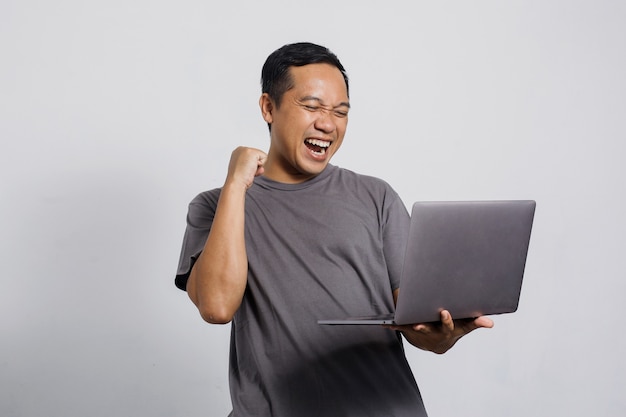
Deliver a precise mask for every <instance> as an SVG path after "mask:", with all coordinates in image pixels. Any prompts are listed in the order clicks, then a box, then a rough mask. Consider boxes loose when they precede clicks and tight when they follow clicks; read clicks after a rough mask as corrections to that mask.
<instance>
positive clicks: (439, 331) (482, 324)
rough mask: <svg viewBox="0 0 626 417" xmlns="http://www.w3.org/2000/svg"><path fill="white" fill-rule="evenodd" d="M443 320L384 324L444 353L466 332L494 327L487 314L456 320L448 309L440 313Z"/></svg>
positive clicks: (419, 344) (415, 343) (418, 344)
mask: <svg viewBox="0 0 626 417" xmlns="http://www.w3.org/2000/svg"><path fill="white" fill-rule="evenodd" d="M440 317H441V321H439V322H429V323H416V324H405V325H402V326H399V325H383V327H386V328H388V329H392V330H397V331H400V332H402V334H403V335H404V337H405V339H406V340H407V341H408V342H409V343H411V344H412V345H413V346H415V347H417V348H420V349H423V350H428V351H431V352H435V353H437V354H442V353H445V352H447V351H448V350H449V349H450V348H451V347H452V346H454V344H455V343H456V342H458V341H459V339H461V338H462V337H463V336H465V335H466V334H468V333H470V332H472V331H474V330H476V329H479V328H492V327H493V321H492V320H491V319H490V318H488V317H485V316H481V317H478V318H475V319H471V318H470V319H456V320H454V319H453V318H452V316H451V315H450V313H449V312H448V311H447V310H443V311H442V312H441V313H440Z"/></svg>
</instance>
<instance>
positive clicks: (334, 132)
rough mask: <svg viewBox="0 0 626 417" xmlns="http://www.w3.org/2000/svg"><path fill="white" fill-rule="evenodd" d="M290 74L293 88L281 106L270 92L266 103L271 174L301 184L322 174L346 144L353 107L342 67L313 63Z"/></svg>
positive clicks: (262, 102) (263, 103)
mask: <svg viewBox="0 0 626 417" xmlns="http://www.w3.org/2000/svg"><path fill="white" fill-rule="evenodd" d="M290 72H291V77H292V80H293V88H291V89H290V90H287V91H286V92H285V93H284V95H283V97H282V100H281V103H280V107H276V104H275V102H274V101H273V100H271V99H270V98H269V96H268V95H267V94H263V95H262V96H261V99H260V105H261V111H262V112H263V118H264V119H265V121H266V122H267V123H270V124H271V126H272V128H271V144H270V150H269V153H268V159H267V162H266V163H265V176H267V177H268V178H270V179H272V180H275V181H280V182H285V183H298V182H302V181H306V180H308V179H310V178H312V177H314V176H316V175H318V174H319V173H321V172H322V171H323V170H324V168H325V167H326V165H328V162H329V161H330V159H331V158H332V156H333V155H334V154H335V152H337V150H338V149H339V147H340V146H341V142H342V141H343V137H344V135H345V133H346V127H347V125H348V110H349V109H350V104H349V99H348V92H347V88H346V82H345V80H344V78H343V75H342V74H341V72H340V71H339V69H337V68H336V67H334V66H332V65H329V64H310V65H305V66H302V67H291V68H290Z"/></svg>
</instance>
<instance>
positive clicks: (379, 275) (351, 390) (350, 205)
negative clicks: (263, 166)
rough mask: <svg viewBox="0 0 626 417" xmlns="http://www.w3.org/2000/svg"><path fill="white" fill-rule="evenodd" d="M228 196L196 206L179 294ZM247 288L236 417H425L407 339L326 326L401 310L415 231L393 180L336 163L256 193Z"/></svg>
mask: <svg viewBox="0 0 626 417" xmlns="http://www.w3.org/2000/svg"><path fill="white" fill-rule="evenodd" d="M219 193H220V190H219V189H215V190H212V191H207V192H204V193H201V194H200V195H198V196H197V197H196V198H195V199H194V200H193V201H192V202H191V204H190V205H189V214H188V217H187V229H186V232H185V237H184V241H183V249H182V253H181V258H180V263H179V269H178V273H177V277H176V285H177V286H178V287H179V288H181V289H184V288H185V285H186V280H187V277H188V275H189V271H190V270H191V267H192V266H193V262H194V260H195V259H197V257H198V256H199V254H200V252H201V251H202V249H203V247H204V243H205V241H206V238H207V235H208V232H209V230H210V227H211V222H212V219H213V215H214V213H215V207H216V205H217V200H218V198H219ZM245 212H246V219H245V221H246V225H245V239H246V250H247V255H248V285H247V289H246V292H245V295H244V298H243V301H242V304H241V306H240V308H239V310H238V311H237V313H236V314H235V317H234V319H233V321H232V332H231V348H230V387H231V400H232V403H233V413H232V415H233V416H234V417H249V416H274V417H283V416H284V417H307V416H316V417H320V416H324V417H335V416H336V417H352V416H354V417H366V416H372V417H374V416H375V417H409V416H410V417H415V416H425V415H426V412H425V410H424V407H423V405H422V400H421V396H420V393H419V390H418V388H417V385H416V383H415V380H414V378H413V375H412V372H411V369H410V368H409V365H408V363H407V361H406V358H405V356H404V351H403V347H402V341H401V339H400V337H399V335H398V334H397V333H395V332H393V331H391V330H388V329H384V328H382V327H378V326H320V325H318V324H317V320H318V319H323V318H340V317H348V316H362V315H373V314H381V313H388V312H392V311H393V308H394V305H393V295H392V291H393V290H394V289H396V288H398V286H399V278H400V273H401V268H402V260H403V257H404V248H405V245H406V239H407V234H408V226H409V215H408V212H407V210H406V208H405V206H404V205H403V203H402V201H401V200H400V198H399V196H398V195H397V193H396V192H395V191H394V190H393V189H392V188H391V187H390V186H389V185H388V184H387V183H385V182H384V181H382V180H379V179H376V178H373V177H368V176H363V175H359V174H355V173H354V172H351V171H348V170H345V169H341V168H338V167H335V166H332V165H329V166H328V167H327V168H326V169H325V170H324V171H323V172H322V173H321V174H320V175H318V176H317V177H315V178H313V179H311V180H309V181H306V182H304V183H301V184H283V183H278V182H274V181H271V180H269V179H267V178H264V177H258V178H256V179H255V182H254V184H253V185H252V187H250V189H249V190H248V192H247V195H246V208H245Z"/></svg>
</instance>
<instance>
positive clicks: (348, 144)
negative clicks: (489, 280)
mask: <svg viewBox="0 0 626 417" xmlns="http://www.w3.org/2000/svg"><path fill="white" fill-rule="evenodd" d="M624 22H626V3H624V2H622V1H619V0H615V1H609V0H605V1H571V0H568V1H565V0H562V1H556V0H543V1H506V2H504V1H437V2H435V1H389V2H386V3H381V2H379V1H376V2H374V1H358V2H357V1H343V2H335V1H332V2H331V1H326V0H318V1H315V2H296V1H277V0H271V1H264V2H254V1H248V2H245V1H231V2H219V3H217V2H212V1H200V0H195V1H194V0H181V1H176V2H174V1H155V0H152V1H148V0H144V1H128V0H125V1H121V0H109V1H106V2H105V1H90V2H85V1H77V0H76V1H69V0H68V1H63V0H58V1H43V0H42V1H34V0H21V1H17V0H2V1H1V2H0V60H1V65H0V139H1V148H0V175H1V177H0V180H1V183H0V193H1V194H0V266H1V270H2V275H1V278H0V283H1V289H0V415H2V416H7V417H9V416H16V417H17V416H29V417H38V416H42V417H43V416H46V417H47V416H64V417H74V416H75V417H84V416H90V417H98V416H168V417H169V416H225V415H226V414H227V413H228V411H229V410H230V403H229V396H228V386H227V356H228V336H229V328H228V326H210V325H208V324H205V323H203V322H202V321H201V319H200V318H199V316H198V314H197V312H196V311H195V310H194V308H193V306H192V304H191V302H189V301H188V299H187V297H186V295H185V294H184V293H183V292H180V291H178V290H177V289H175V287H174V284H173V277H174V273H175V269H176V265H177V262H178V254H179V250H180V243H181V240H182V235H183V231H184V227H185V215H186V210H187V203H188V202H189V201H190V200H191V199H192V198H193V197H194V196H195V195H196V194H197V193H198V192H200V191H202V190H205V189H209V188H214V187H217V186H220V185H221V184H222V182H223V179H224V177H225V172H226V166H227V163H228V159H229V156H230V152H231V151H232V149H233V148H234V147H236V146H237V145H248V146H254V147H259V148H262V149H267V145H268V135H267V128H266V125H265V124H264V122H263V121H262V119H261V116H260V112H259V110H258V107H257V100H258V97H259V94H260V87H259V77H260V68H261V65H262V63H263V61H264V60H265V58H266V56H267V55H268V54H269V53H271V52H272V51H273V50H274V49H276V48H278V47H280V46H282V45H283V44H285V43H290V42H294V41H302V40H308V41H313V42H316V43H321V44H324V45H326V46H328V47H330V48H331V49H332V50H333V51H334V52H336V53H337V54H338V56H339V57H340V59H341V60H342V61H343V63H344V65H345V66H346V68H347V70H348V72H349V75H350V77H351V93H352V94H351V101H352V106H353V108H352V111H351V115H350V126H349V129H348V134H347V136H346V141H345V142H344V147H343V148H342V150H341V151H340V153H339V154H338V155H337V156H336V158H335V159H334V163H335V164H336V165H340V166H343V167H346V168H350V169H353V170H356V171H359V172H362V173H366V174H371V175H376V176H379V177H381V178H383V179H385V180H387V181H388V182H389V183H391V184H392V186H394V187H395V188H396V190H397V191H398V192H399V193H400V195H401V197H402V198H403V200H404V201H405V203H406V204H407V205H409V204H410V203H412V202H413V201H414V200H456V199H507V198H532V199H535V200H537V212H536V217H535V226H534V229H533V235H532V239H531V247H530V252H529V256H528V263H527V269H526V275H525V281H524V287H523V291H522V299H521V302H520V309H519V311H518V312H517V313H515V314H512V315H506V316H499V317H496V318H495V321H496V327H495V328H494V329H492V330H480V331H477V332H476V333H474V334H472V335H471V336H470V337H468V338H466V339H464V340H462V341H461V342H460V343H459V344H458V345H457V346H456V347H455V348H454V349H453V350H452V351H450V352H449V353H447V354H446V355H443V356H436V355H433V354H431V353H427V352H422V351H418V350H415V349H412V348H408V356H409V360H410V363H411V365H412V368H413V370H414V372H415V374H416V377H417V379H418V382H419V384H420V387H421V389H422V393H423V395H424V397H425V401H426V405H427V408H428V410H429V412H430V415H431V417H446V416H465V417H471V416H476V417H479V416H480V417H485V416H486V417H496V416H511V417H514V416H520V417H521V416H524V417H526V416H565V415H567V416H622V415H623V414H624V411H625V410H626V396H624V393H625V392H626V360H625V359H624V352H626V336H624V330H623V318H624V313H625V312H626V311H625V310H626V308H625V307H624V301H623V300H624V293H626V284H625V282H626V280H625V279H624V278H625V277H624V258H625V255H624V248H625V245H624V236H625V235H626V221H625V220H624V213H626V200H625V198H624V190H625V188H626V187H625V184H624V183H625V178H626V169H625V168H624V163H623V157H624V151H625V150H626V145H625V139H626V137H625V132H626V129H625V127H624V124H625V116H626V98H625V97H626V77H625V74H626V56H625V54H626V29H625V26H624Z"/></svg>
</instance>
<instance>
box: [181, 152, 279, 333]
mask: <svg viewBox="0 0 626 417" xmlns="http://www.w3.org/2000/svg"><path fill="white" fill-rule="evenodd" d="M266 158H267V155H266V154H265V153H264V152H263V151H260V150H258V149H252V148H244V147H240V148H237V149H235V151H233V153H232V156H231V160H230V164H229V167H228V175H227V177H226V182H225V183H224V186H223V187H222V190H221V193H220V197H219V200H218V203H217V208H216V211H215V217H214V218H213V223H212V225H211V231H210V232H209V236H208V238H207V241H206V243H205V245H204V249H203V251H202V253H201V254H200V256H199V257H198V259H197V261H196V262H195V264H194V266H193V268H192V269H191V273H190V275H189V279H188V281H187V293H188V294H189V298H191V301H193V303H194V304H195V305H196V306H197V307H198V310H199V312H200V315H201V316H202V318H203V319H204V320H205V321H207V322H209V323H216V324H224V323H228V322H230V321H231V320H232V318H233V316H234V314H235V312H236V311H237V309H238V308H239V305H240V304H241V300H242V298H243V294H244V291H245V289H246V283H247V277H248V257H247V254H246V245H245V237H244V230H245V229H244V225H245V200H246V191H247V189H248V188H249V187H250V186H251V185H252V182H253V180H254V177H255V176H258V175H261V174H262V173H263V164H264V163H265V160H266Z"/></svg>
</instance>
